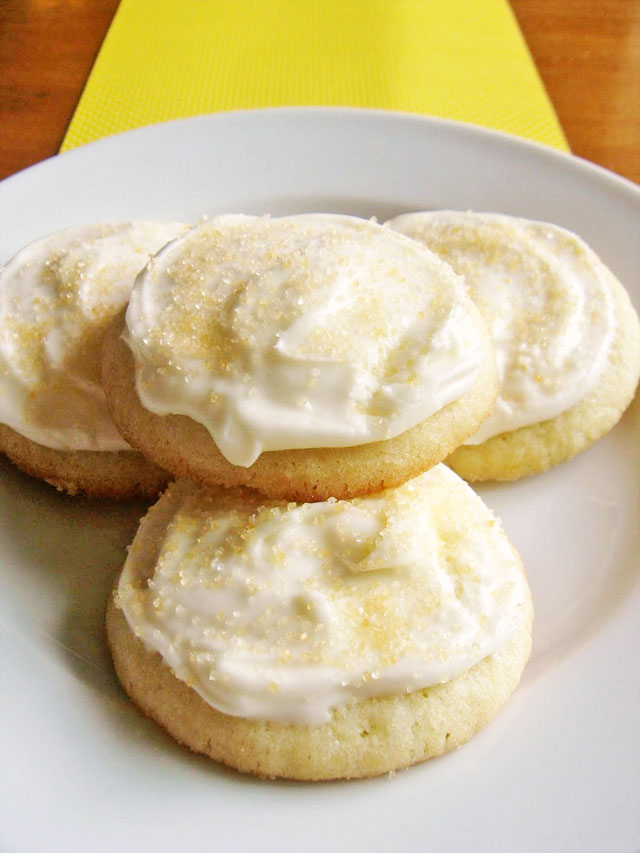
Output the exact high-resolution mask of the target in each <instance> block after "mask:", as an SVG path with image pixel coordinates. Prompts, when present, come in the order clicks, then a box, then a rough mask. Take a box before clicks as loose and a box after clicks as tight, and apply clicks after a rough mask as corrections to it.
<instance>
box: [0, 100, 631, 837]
mask: <svg viewBox="0 0 640 853" xmlns="http://www.w3.org/2000/svg"><path fill="white" fill-rule="evenodd" d="M438 207H454V208H475V209H478V210H493V211H501V212H504V213H510V214H518V215H521V216H526V217H533V218H541V219H547V220H550V221H552V222H556V223H558V224H560V225H563V226H566V227H568V228H570V229H573V230H575V231H577V232H578V233H579V234H581V235H582V236H583V237H584V238H585V239H586V240H587V241H588V242H590V243H591V245H592V246H593V247H594V248H595V249H596V251H597V252H599V253H600V254H601V256H602V257H603V259H604V260H605V262H607V263H608V264H609V265H610V266H611V267H612V269H613V270H614V272H616V273H617V275H618V276H619V277H620V278H621V280H622V281H623V282H624V283H625V284H626V286H627V287H628V289H629V290H630V291H631V292H632V295H633V297H634V299H635V301H636V305H638V302H639V301H640V287H639V282H638V260H639V257H638V243H637V237H638V234H639V233H640V230H639V229H640V193H639V192H638V188H636V187H634V186H633V185H631V184H629V183H627V182H625V181H623V180H621V179H619V178H616V177H615V176H613V175H611V174H608V173H606V172H604V171H602V170H600V169H597V168H595V167H592V166H590V165H588V164H586V163H584V162H581V161H579V160H576V159H575V158H571V157H568V156H564V155H561V154H557V153H554V152H552V151H550V150H547V149H544V148H541V147H539V146H536V145H533V144H528V143H526V142H523V141H521V140H517V139H514V138H510V137H506V136H503V135H499V134H495V133H491V132H487V131H484V130H479V129H476V128H472V127H468V126H463V125H458V124H454V123H450V122H444V121H439V120H432V119H422V118H416V117H411V116H406V115H395V114H390V113H378V112H360V111H354V110H333V109H326V110H303V109H298V110H296V109H294V110H274V111H257V112H247V113H235V114H234V113H230V114H223V115H217V116H206V117H202V118H196V119H190V120H187V121H179V122H173V123H169V124H165V125H160V126H156V127H150V128H145V129H142V130H137V131H134V132H132V133H128V134H124V135H122V136H120V137H114V138H111V139H106V140H102V141H100V142H98V143H94V144H92V145H89V146H86V147H85V148H82V149H78V150H76V151H73V152H71V153H69V154H65V155H62V156H59V157H56V158H54V159H52V160H50V161H48V162H45V163H42V164H41V165H39V166H36V167H34V168H32V169H29V170H27V171H25V172H23V173H21V174H19V175H16V176H15V177H13V178H11V179H9V180H8V181H6V182H5V183H4V184H3V185H1V186H0V261H4V260H6V259H7V258H8V257H9V256H10V255H11V254H12V253H13V252H14V251H15V250H17V249H18V248H19V247H20V246H21V245H22V244H23V243H25V242H27V241H29V240H31V239H34V238H36V237H38V236H40V235H42V234H44V233H46V232H49V231H53V230H56V229H58V228H62V227H64V226H66V225H71V224H75V223H81V222H87V221H94V220H109V219H129V218H143V217H158V218H160V217H166V218H171V219H186V220H195V219H197V218H199V217H200V216H202V215H203V214H213V213H218V212H222V211H242V212H244V213H262V212H270V213H273V214H281V213H286V212H300V211H317V210H325V211H326V210H331V211H338V212H345V213H353V214H357V215H363V216H377V217H378V218H379V219H385V218H387V217H389V216H392V215H396V214H398V213H400V212H403V211H408V210H415V209H423V208H438ZM639 408H640V407H639V406H638V404H637V401H636V405H635V407H634V408H633V409H632V411H631V412H629V413H628V414H627V415H626V416H625V418H624V419H623V421H622V422H621V424H619V425H618V426H617V427H616V429H615V430H614V431H613V432H612V433H611V434H610V435H609V436H607V437H606V438H604V439H603V440H601V441H600V442H598V443H597V444H596V445H595V446H594V447H593V448H591V449H590V450H588V451H587V452H586V453H584V454H582V455H581V456H579V457H577V458H576V459H575V460H573V461H572V462H569V463H566V464H564V465H561V466H559V467H558V468H556V469H554V470H553V471H551V472H549V473H548V474H545V475H542V476H539V477H535V478H531V479H528V480H526V481H524V482H520V483H517V484H513V485H507V486H491V487H487V488H483V489H482V490H481V493H482V495H483V496H484V498H485V500H486V501H487V502H488V503H489V504H490V505H491V506H493V507H494V508H495V509H496V510H497V511H498V513H499V514H500V515H501V516H502V518H503V520H504V523H505V526H506V528H507V531H508V532H509V534H510V536H511V539H512V540H513V542H514V543H515V544H516V546H517V547H518V548H519V550H520V551H521V553H522V555H523V558H524V561H525V565H526V566H527V569H528V573H529V578H530V582H531V586H532V589H533V593H534V599H535V605H536V613H537V619H536V623H535V648H534V655H533V658H532V661H531V664H530V666H529V667H528V669H527V671H526V673H525V676H524V679H523V681H522V684H521V687H520V688H519V690H518V691H517V693H516V695H515V696H514V697H513V699H512V700H511V701H510V702H509V703H508V705H507V706H506V708H505V709H504V711H503V712H502V713H501V714H500V715H499V717H498V718H497V719H496V720H495V721H494V723H492V724H491V725H490V726H489V727H488V728H487V729H486V730H485V731H483V732H482V733H480V734H479V735H478V736H476V737H475V738H474V739H473V740H472V741H471V742H470V743H469V744H467V745H466V746H465V747H463V749H461V750H459V751H458V752H455V753H453V754H451V755H448V756H445V757H444V758H441V759H437V760H434V761H432V762H429V763H427V764H424V765H421V766H418V767H414V768H412V769H410V770H407V771H404V772H402V773H399V774H397V776H396V777H395V778H386V777H385V778H381V779H375V780H370V781H363V782H350V783H334V784H317V785H305V784H292V783H283V782H262V781H258V780H254V779H251V778H246V777H243V776H240V775H239V774H236V773H234V772H231V771H228V770H225V769H224V768H221V767H219V766H217V765H216V764H214V763H213V762H209V761H208V760H205V759H201V758H198V757H194V756H192V755H190V754H189V753H188V752H186V751H184V750H182V749H180V748H179V747H178V746H177V745H175V744H174V743H173V742H172V741H170V740H169V739H168V738H167V737H165V736H164V735H163V734H162V733H160V732H159V731H158V730H157V729H156V728H155V727H154V725H153V724H151V723H149V722H147V721H146V720H144V719H143V718H142V717H141V716H139V715H138V713H137V712H136V711H135V710H134V709H133V708H132V707H131V705H130V704H129V703H128V701H127V700H126V699H125V697H124V696H123V694H122V692H121V691H120V689H119V687H118V686H117V684H116V681H115V678H114V676H113V673H112V670H111V668H110V663H109V658H108V655H107V652H106V650H105V644H104V638H103V633H102V614H103V608H104V603H105V601H106V598H107V595H108V590H109V588H110V585H111V582H112V578H113V576H114V574H115V572H116V571H117V570H118V568H119V566H120V564H121V563H122V561H123V558H124V554H125V547H126V545H127V543H128V542H129V541H130V539H131V537H132V535H133V533H134V530H135V528H136V524H137V520H138V518H139V515H140V513H141V511H142V507H141V506H140V505H137V506H109V505H105V504H96V503H92V502H89V501H85V500H73V499H71V498H67V497H65V496H63V495H58V494H56V493H55V492H54V491H53V490H51V489H49V488H48V487H46V486H45V485H42V484H40V483H37V482H35V481H31V480H29V479H28V478H26V477H23V476H21V475H20V474H18V473H17V472H15V471H14V470H13V469H12V468H11V467H10V466H9V465H7V464H3V466H2V468H1V473H2V477H1V480H0V537H1V538H0V568H1V572H2V588H1V589H2V611H1V615H2V622H3V626H4V632H3V657H2V671H1V674H2V680H1V683H2V692H3V704H2V728H1V753H0V761H1V764H0V777H1V782H2V790H1V791H0V803H1V808H2V814H1V815H0V833H1V835H0V839H1V842H2V843H1V845H0V846H1V847H2V850H3V851H28V853H32V851H65V853H69V851H92V853H95V852H96V851H116V850H117V851H119V853H128V851H136V853H146V851H154V853H161V851H182V850H185V851H190V853H193V851H211V850H221V851H226V850H234V851H248V850H258V849H259V850H263V851H278V853H283V851H300V850H305V851H321V850H330V851H353V850H366V851H389V850H401V851H418V850H429V851H447V853H450V851H469V850H474V851H497V850H500V851H503V850H504V851H507V850H508V851H520V853H526V851H540V850H545V851H546V850H548V851H581V853H586V851H607V853H626V852H627V851H631V850H634V849H637V847H638V842H639V836H638V826H639V821H638V802H639V799H640V798H639V793H640V784H639V782H640V780H639V770H638V768H639V767H640V747H639V739H638V733H637V728H636V725H637V713H638V696H639V692H640V683H639V682H640V678H639V671H638V669H639V668H638V661H637V657H636V654H635V648H634V646H635V641H636V640H637V625H636V620H635V618H634V605H635V607H636V610H637V604H638V598H639V597H638V594H637V584H636V581H637V575H638V564H639V557H638V545H637V522H638V518H639V517H640V511H639V510H640V507H639V497H638V488H637V485H638V475H639V473H640V453H639V447H638V440H637V439H638V426H639V421H640V412H639Z"/></svg>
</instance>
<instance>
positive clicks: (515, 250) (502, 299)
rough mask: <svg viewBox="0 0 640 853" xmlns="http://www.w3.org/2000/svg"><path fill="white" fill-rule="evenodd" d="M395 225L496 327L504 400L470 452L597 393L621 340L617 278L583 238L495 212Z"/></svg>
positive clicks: (446, 214) (431, 214)
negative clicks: (430, 254) (448, 271)
mask: <svg viewBox="0 0 640 853" xmlns="http://www.w3.org/2000/svg"><path fill="white" fill-rule="evenodd" d="M388 225H389V226H390V227H391V228H393V229H395V230H398V231H400V232H402V233H403V234H406V235H408V236H409V237H412V238H414V239H415V240H417V241H419V242H420V243H421V244H422V245H425V246H427V247H428V248H429V249H431V250H432V251H434V252H435V253H436V254H438V256H439V257H441V258H442V259H443V260H444V261H446V262H447V263H449V264H450V265H451V266H452V267H453V269H454V270H455V271H456V272H458V273H459V274H460V275H462V276H464V278H465V280H466V283H467V286H468V289H469V293H470V296H471V298H472V299H473V301H474V302H475V303H476V305H477V307H478V309H479V310H480V313H481V314H482V316H483V319H484V320H485V322H486V324H487V326H488V328H489V332H490V334H491V338H492V342H493V345H494V349H495V353H496V363H497V368H498V377H499V381H500V391H499V394H498V399H497V402H496V405H495V408H494V410H493V412H492V414H491V415H490V416H489V417H488V418H487V419H486V420H485V421H484V422H483V423H482V425H481V426H480V428H479V430H478V431H477V432H476V433H475V434H474V435H473V436H472V437H471V438H470V439H469V440H468V441H467V444H481V443H482V442H484V441H486V440H487V439H489V438H491V437H493V436H495V435H499V434H501V433H504V432H507V431H511V430H514V429H518V428H519V427H523V426H528V425H530V424H534V423H539V422H541V421H545V420H548V419H549V418H553V417H556V416H557V415H559V414H561V413H562V412H564V411H566V410H567V409H569V408H570V407H571V406H573V405H574V404H575V403H577V402H578V401H579V400H580V399H581V398H582V397H584V396H585V395H586V394H588V393H589V392H590V391H591V390H592V389H593V388H594V387H595V385H596V383H597V382H598V379H599V377H600V375H601V373H602V371H603V369H604V367H605V365H606V363H607V358H608V355H609V351H610V347H611V343H612V341H613V336H614V334H615V316H614V309H613V300H612V296H611V290H610V287H609V284H608V282H609V280H610V278H611V275H612V274H611V273H610V272H609V270H608V269H607V268H606V267H605V266H604V264H603V263H602V262H601V261H600V260H599V258H598V257H597V256H596V255H595V254H594V252H593V251H592V250H591V249H589V247H588V246H587V245H586V244H585V243H584V242H583V241H582V240H581V239H580V238H579V237H577V236H576V235H575V234H572V233H571V232H569V231H566V230H565V229H563V228H559V227H558V226H556V225H551V224H548V223H545V222H535V221H530V220H526V219H520V218H515V217H509V216H504V215H499V214H490V213H471V212H458V211H428V212H422V213H411V214H406V215H403V216H399V217H397V218H396V219H393V220H391V221H390V222H389V223H388Z"/></svg>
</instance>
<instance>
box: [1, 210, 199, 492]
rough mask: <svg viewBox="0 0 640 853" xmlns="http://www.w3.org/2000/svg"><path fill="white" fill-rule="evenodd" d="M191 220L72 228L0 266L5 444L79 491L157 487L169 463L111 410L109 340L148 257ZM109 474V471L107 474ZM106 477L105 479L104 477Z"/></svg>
mask: <svg viewBox="0 0 640 853" xmlns="http://www.w3.org/2000/svg"><path fill="white" fill-rule="evenodd" d="M186 227H187V226H184V225H179V224H176V223H162V222H135V223H119V224H99V225H86V226H78V227H74V228H68V229H66V230H64V231H60V232H57V233H55V234H52V235H49V236H47V237H44V238H42V239H40V240H37V241H36V242H34V243H31V244H30V245H29V246H26V247H25V248H24V249H22V250H21V251H20V252H18V254H17V255H15V256H14V257H13V258H12V259H11V260H10V261H9V262H8V263H7V264H6V265H5V266H4V267H3V268H2V270H1V271H0V450H2V451H3V452H4V453H6V454H7V456H9V458H11V459H12V460H13V461H14V462H15V463H16V464H17V465H18V467H20V468H22V470H24V471H26V472H27V473H29V474H31V475H33V476H37V477H41V478H43V479H45V480H47V481H49V482H51V483H53V484H54V485H56V486H58V487H59V488H62V489H65V490H66V491H69V492H71V493H74V492H76V491H82V492H86V493H88V494H92V495H100V496H104V495H108V496H110V497H120V496H122V497H127V496H133V495H136V494H148V495H150V496H153V495H156V494H157V493H158V490H159V488H161V487H162V486H163V485H164V484H165V483H166V480H167V475H166V473H165V472H163V471H160V469H159V468H158V467H157V466H156V465H154V464H151V463H149V462H147V461H146V460H145V459H144V458H143V457H142V456H141V455H140V454H139V453H137V452H135V451H133V450H132V449H131V447H129V445H128V444H127V443H126V442H125V441H124V439H123V438H122V437H121V435H120V434H119V433H118V431H117V429H116V427H115V425H114V423H113V421H112V420H111V417H110V415H109V412H108V409H107V406H106V402H105V399H104V392H103V390H102V385H101V380H100V359H101V350H102V339H103V336H104V333H105V330H106V328H107V327H108V326H109V324H110V323H111V321H112V320H113V318H114V317H115V316H116V314H118V312H119V311H120V310H121V309H122V308H123V306H125V305H126V304H127V301H128V299H129V293H130V291H131V287H132V286H133V282H134V279H135V276H136V274H137V273H138V272H139V271H140V270H141V269H142V267H144V265H145V264H146V263H147V261H148V260H149V256H150V255H151V254H153V253H154V252H156V251H157V250H158V249H160V248H161V247H162V246H164V245H165V244H166V243H167V242H168V241H169V240H171V239H172V238H174V237H175V236H176V235H177V234H178V233H180V232H181V231H184V230H185V228H186ZM103 474H104V477H103ZM103 480H104V482H103Z"/></svg>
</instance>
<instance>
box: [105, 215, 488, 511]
mask: <svg viewBox="0 0 640 853" xmlns="http://www.w3.org/2000/svg"><path fill="white" fill-rule="evenodd" d="M103 382H104V386H105V390H106V393H107V397H108V400H109V404H110V406H111V410H112V415H113V417H114V420H115V422H116V424H117V425H118V428H119V430H120V432H121V433H122V434H123V435H124V436H125V437H126V439H127V441H129V442H130V443H131V444H132V445H133V446H135V447H137V448H138V449H139V450H141V451H142V452H143V453H145V454H146V455H147V456H148V457H149V458H150V459H153V460H154V461H155V462H156V463H157V464H159V465H161V466H162V467H164V468H167V470H169V471H171V472H172V473H174V474H177V475H181V476H187V477H190V478H191V479H193V480H195V481H197V482H200V483H202V484H205V485H218V484H220V485H224V486H237V485H247V486H251V487H253V488H256V489H259V490H260V491H262V492H264V493H265V494H267V495H270V496H272V497H284V498H291V499H297V500H323V499H325V498H327V497H329V496H331V495H334V496H337V497H351V496H354V495H358V494H366V493H371V492H377V491H380V490H381V489H383V488H385V487H389V486H392V485H396V484H399V483H401V482H403V481H404V480H406V479H408V478H410V477H411V476H414V475H415V474H417V473H419V472H421V471H423V470H425V469H427V468H428V467H430V466H431V465H434V464H436V463H437V462H439V461H440V460H441V459H442V458H444V456H446V455H447V454H448V453H450V452H451V451H452V450H453V449H454V448H455V447H457V446H458V445H459V444H460V443H461V442H462V441H464V440H465V439H466V438H467V437H468V436H469V435H470V434H471V433H472V432H474V431H475V429H476V428H477V426H478V425H479V423H480V422H481V421H482V420H483V419H484V418H485V417H486V415H487V414H488V413H489V411H490V410H491V407H492V406H493V402H494V400H495V394H496V376H495V365H494V363H493V354H492V352H491V348H490V344H489V341H488V337H487V334H486V330H485V329H484V326H483V324H482V321H481V320H480V318H479V316H478V314H477V312H476V309H475V308H474V307H473V305H472V303H471V302H470V300H468V298H467V297H466V295H465V293H464V286H463V283H462V281H461V280H460V279H459V277H458V276H456V275H455V274H454V273H453V272H452V271H451V270H450V269H449V268H448V267H447V266H446V265H445V264H443V263H442V262H441V261H440V260H439V259H438V258H437V257H436V256H435V255H433V254H432V253H431V252H428V251H426V250H424V249H422V248H421V247H419V246H417V245H416V243H415V242H413V241H412V240H409V239H408V238H406V237H404V236H402V235H400V234H395V233H394V232H392V231H390V230H388V229H384V228H382V227H381V226H379V225H377V224H375V223H373V222H369V221H366V220H363V219H356V218H353V217H346V216H330V215H320V214H317V215H307V216H293V217H284V218H280V219H271V218H268V217H263V218H260V217H243V216H225V217H219V218H217V219H214V220H212V221H210V222H207V223H205V224H203V225H200V226H198V227H197V228H194V229H192V230H191V231H190V232H188V233H187V234H186V235H185V236H184V237H182V238H181V239H179V240H177V241H175V242H174V243H172V244H170V245H169V246H168V247H167V248H166V249H165V250H163V251H162V252H160V253H159V254H158V255H157V256H156V257H155V258H154V259H153V261H152V262H151V264H150V265H149V266H148V268H147V269H146V270H145V272H144V273H142V274H141V275H140V276H139V277H138V279H137V280H136V284H135V287H134V289H133V292H132V295H131V301H130V303H129V307H128V309H127V312H126V319H122V318H120V320H119V322H118V323H116V324H114V327H113V329H112V330H111V331H110V333H109V334H108V336H107V340H106V345H105V358H104V362H103Z"/></svg>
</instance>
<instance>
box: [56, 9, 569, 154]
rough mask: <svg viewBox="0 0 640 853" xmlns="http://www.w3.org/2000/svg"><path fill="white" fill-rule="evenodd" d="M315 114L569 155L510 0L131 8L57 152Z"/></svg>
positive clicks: (114, 29)
mask: <svg viewBox="0 0 640 853" xmlns="http://www.w3.org/2000/svg"><path fill="white" fill-rule="evenodd" d="M320 104H322V105H340V106H356V107H380V108H383V109H390V110H404V111H408V112H413V113H423V114H428V115H435V116H442V117H446V118H452V119H458V120H461V121H466V122H471V123H473V124H479V125H484V126H486V127H492V128H495V129H498V130H504V131H507V132H509V133H514V134H518V135H520V136H525V137H528V138H529V139H534V140H537V141H538V142H543V143H546V144H547V145H553V146H555V147H557V148H561V149H564V150H567V147H568V146H567V143H566V141H565V138H564V135H563V133H562V130H561V128H560V125H559V123H558V120H557V118H556V115H555V113H554V111H553V108H552V106H551V103H550V102H549V99H548V97H547V95H546V92H545V90H544V87H543V85H542V83H541V81H540V78H539V76H538V73H537V71H536V68H535V66H534V64H533V61H532V59H531V56H530V55H529V52H528V50H527V47H526V44H525V42H524V39H523V38H522V35H521V33H520V30H519V28H518V25H517V23H516V21H515V19H514V17H513V14H512V12H511V9H510V7H509V5H508V3H507V2H506V0H122V2H121V3H120V6H119V8H118V11H117V13H116V16H115V18H114V20H113V23H112V25H111V27H110V29H109V32H108V33H107V37H106V39H105V41H104V44H103V46H102V49H101V50H100V53H99V55H98V58H97V60H96V63H95V65H94V67H93V70H92V72H91V75H90V77H89V80H88V82H87V85H86V87H85V90H84V92H83V94H82V97H81V99H80V102H79V104H78V107H77V109H76V112H75V114H74V116H73V119H72V121H71V124H70V125H69V128H68V131H67V134H66V136H65V139H64V141H63V143H62V147H61V150H66V149H68V148H73V147H74V146H76V145H81V144H83V143H85V142H90V141H91V140H93V139H97V138H99V137H102V136H108V135H109V134H112V133H118V132H120V131H123V130H128V129H130V128H133V127H139V126H140V125H145V124H151V123H154V122H159V121H165V120H167V119H172V118H178V117H182V116H191V115H197V114H200V113H209V112H215V111H220V110H232V109H246V108H251V107H275V106H285V105H286V106H289V105H320Z"/></svg>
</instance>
